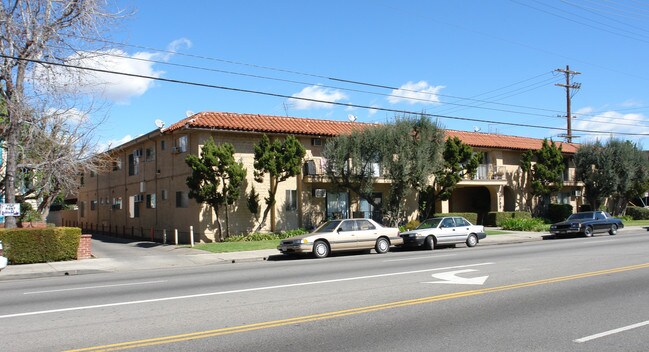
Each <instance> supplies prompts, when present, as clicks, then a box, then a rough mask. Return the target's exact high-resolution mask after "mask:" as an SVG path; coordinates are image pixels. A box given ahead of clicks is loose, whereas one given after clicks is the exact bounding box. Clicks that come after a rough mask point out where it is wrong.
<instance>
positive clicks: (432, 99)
mask: <svg viewBox="0 0 649 352" xmlns="http://www.w3.org/2000/svg"><path fill="white" fill-rule="evenodd" d="M443 88H445V86H431V85H429V84H428V82H426V81H419V82H416V83H415V82H408V83H406V84H404V85H402V86H401V87H399V89H394V90H392V93H390V96H388V101H389V102H390V103H391V104H397V103H400V102H407V103H408V104H437V103H439V96H438V95H437V94H438V93H439V91H440V90H442V89H443Z"/></svg>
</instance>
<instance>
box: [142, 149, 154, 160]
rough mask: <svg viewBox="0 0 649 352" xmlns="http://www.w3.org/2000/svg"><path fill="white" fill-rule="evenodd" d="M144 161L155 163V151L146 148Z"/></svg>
mask: <svg viewBox="0 0 649 352" xmlns="http://www.w3.org/2000/svg"><path fill="white" fill-rule="evenodd" d="M144 160H145V161H153V160H155V149H153V148H146V149H145V150H144Z"/></svg>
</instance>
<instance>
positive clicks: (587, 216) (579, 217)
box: [568, 213, 593, 220]
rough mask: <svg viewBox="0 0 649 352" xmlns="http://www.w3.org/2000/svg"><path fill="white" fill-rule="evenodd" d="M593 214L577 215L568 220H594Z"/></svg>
mask: <svg viewBox="0 0 649 352" xmlns="http://www.w3.org/2000/svg"><path fill="white" fill-rule="evenodd" d="M592 218H593V213H575V214H572V215H570V216H569V217H568V220H577V219H592Z"/></svg>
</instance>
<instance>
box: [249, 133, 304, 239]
mask: <svg viewBox="0 0 649 352" xmlns="http://www.w3.org/2000/svg"><path fill="white" fill-rule="evenodd" d="M305 155H306V150H305V149H304V146H303V145H302V144H301V143H300V141H298V139H297V138H295V137H294V136H288V137H286V139H284V140H283V141H280V140H278V139H276V140H274V141H273V142H271V141H270V139H269V138H268V136H267V135H265V134H264V135H263V136H261V140H260V141H259V143H257V144H256V145H255V163H254V166H255V181H256V182H259V183H261V182H264V176H265V175H266V174H268V175H269V177H270V187H269V189H268V197H266V198H264V200H265V202H266V208H265V209H264V215H263V217H262V219H261V222H260V223H259V225H258V226H257V228H256V229H255V232H258V231H259V230H261V228H262V227H264V224H265V223H266V218H267V217H268V213H269V212H270V210H271V208H272V207H273V206H274V205H275V201H276V200H275V195H276V194H277V186H278V184H279V183H281V182H284V181H286V180H287V179H289V178H291V177H295V176H297V175H299V174H300V173H301V172H302V160H303V159H304V156H305ZM272 227H274V224H273V225H272Z"/></svg>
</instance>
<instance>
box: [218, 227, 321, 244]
mask: <svg viewBox="0 0 649 352" xmlns="http://www.w3.org/2000/svg"><path fill="white" fill-rule="evenodd" d="M305 233H309V231H307V230H305V229H294V230H288V231H282V232H280V233H266V232H253V233H251V234H247V235H236V236H230V237H228V238H226V239H225V241H224V242H254V241H269V240H281V239H284V238H289V237H293V236H299V235H303V234H305Z"/></svg>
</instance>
